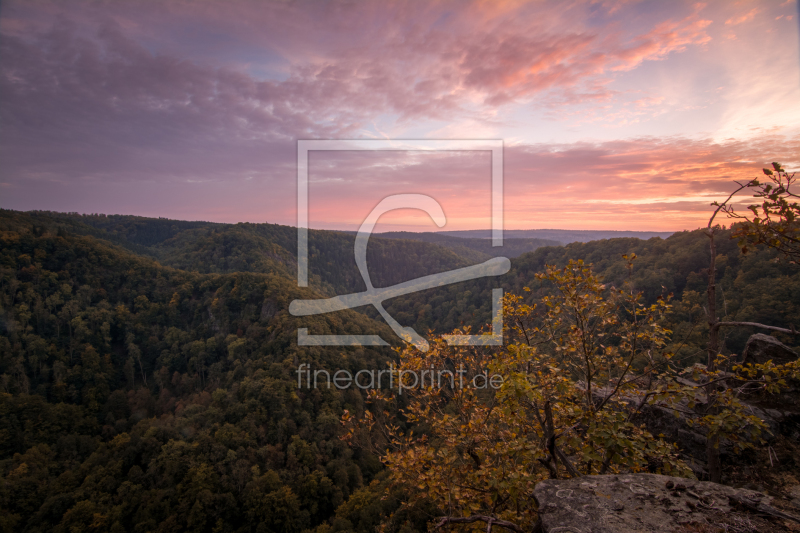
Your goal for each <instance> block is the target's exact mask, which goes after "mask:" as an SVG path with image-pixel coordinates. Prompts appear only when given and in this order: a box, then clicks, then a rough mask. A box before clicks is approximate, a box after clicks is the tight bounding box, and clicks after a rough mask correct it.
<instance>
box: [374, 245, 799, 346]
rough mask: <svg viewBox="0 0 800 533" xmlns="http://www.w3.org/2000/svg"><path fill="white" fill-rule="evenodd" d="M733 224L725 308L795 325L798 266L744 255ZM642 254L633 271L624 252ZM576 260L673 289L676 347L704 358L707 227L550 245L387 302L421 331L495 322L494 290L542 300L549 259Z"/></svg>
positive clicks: (661, 289) (639, 283) (724, 259)
mask: <svg viewBox="0 0 800 533" xmlns="http://www.w3.org/2000/svg"><path fill="white" fill-rule="evenodd" d="M731 234H732V230H722V231H721V232H720V234H719V235H718V237H717V242H718V244H717V249H718V254H719V256H718V258H717V279H718V280H719V281H718V284H719V286H720V287H721V288H720V290H719V291H717V298H718V300H719V304H718V307H719V309H721V310H723V313H724V316H725V317H727V318H726V319H727V320H733V319H735V320H740V321H751V322H761V323H766V324H772V325H775V326H779V327H784V328H791V326H792V324H794V325H795V326H798V325H800V308H799V307H798V303H797V302H799V301H800V272H798V271H797V269H796V268H794V267H793V265H790V264H786V263H785V262H783V263H782V262H779V261H775V259H776V257H777V252H774V251H770V250H766V249H762V250H756V251H753V252H751V253H750V254H747V255H743V254H742V253H741V252H740V251H739V248H738V246H737V244H736V240H734V239H731V238H730V236H731ZM630 254H636V257H637V259H636V261H635V262H634V266H633V269H632V270H629V269H628V267H627V264H628V263H627V261H626V260H625V259H623V257H622V256H623V255H630ZM570 259H575V260H578V259H581V260H583V261H584V262H585V263H587V264H591V265H592V268H593V271H594V272H596V273H597V274H598V275H600V276H601V278H602V279H603V280H604V282H605V283H606V284H607V285H609V286H611V285H613V286H617V287H620V286H622V284H623V283H624V282H626V281H630V282H631V285H632V286H633V287H635V289H636V290H638V291H642V292H643V296H644V301H645V302H647V303H649V304H652V303H654V302H655V301H656V299H657V298H658V297H659V296H661V295H668V294H672V295H673V303H674V308H673V312H672V314H670V315H669V318H668V327H669V328H670V329H672V330H673V332H674V334H673V339H675V340H676V345H675V347H674V348H675V349H676V350H677V349H678V347H680V353H681V354H682V356H685V357H690V354H697V357H698V359H697V360H698V361H699V360H701V359H702V358H703V357H704V356H703V355H702V352H703V350H704V348H705V343H706V340H705V338H704V337H703V334H704V333H703V328H702V327H700V325H702V324H703V323H704V321H705V317H704V315H703V305H705V304H704V298H705V291H706V283H707V279H708V278H707V269H708V264H709V250H708V237H706V236H705V234H704V233H703V232H702V231H701V230H696V231H684V232H679V233H676V234H674V235H672V236H671V237H669V238H667V239H660V238H652V239H649V240H646V241H643V240H640V239H632V238H626V239H609V240H602V241H592V242H588V243H578V242H576V243H572V244H569V245H566V246H559V247H544V248H540V249H537V250H536V251H534V252H531V253H528V254H524V255H522V256H520V257H517V258H515V259H513V260H512V263H511V265H512V268H511V271H510V272H509V273H508V274H506V275H504V276H501V277H499V278H492V279H481V280H475V281H472V282H466V283H462V284H459V285H452V286H449V287H442V288H438V289H432V290H429V291H425V292H424V293H419V294H414V295H408V296H404V297H400V298H396V299H394V300H391V301H389V302H387V305H386V309H387V310H388V311H389V313H391V314H392V315H393V316H395V317H396V318H397V319H398V320H400V322H401V323H403V324H406V323H412V322H413V323H415V324H416V325H417V326H415V327H419V329H420V330H422V331H425V330H426V329H428V328H429V329H431V330H433V331H435V332H448V331H452V329H454V328H457V327H462V326H465V325H466V326H472V327H473V328H477V327H480V326H482V325H483V324H487V323H489V322H490V321H491V309H492V308H491V289H492V288H493V287H502V288H503V289H504V290H505V291H507V292H511V293H514V294H522V292H523V291H522V289H523V287H525V286H529V285H530V287H531V289H532V290H531V292H530V293H526V294H527V295H526V301H528V302H534V301H537V300H538V299H540V298H541V297H542V296H545V295H547V294H552V290H553V287H552V286H550V285H548V284H546V283H533V284H531V280H532V279H534V277H535V275H536V274H537V273H539V272H542V271H544V269H545V266H546V265H556V266H564V265H566V264H567V262H568V261H569V260H570ZM752 333H754V332H753V331H749V330H745V329H737V330H730V331H726V332H725V335H726V337H725V342H724V345H723V351H724V352H725V353H741V351H742V349H743V348H744V344H745V342H746V341H747V338H748V337H749V335H750V334H752ZM778 336H779V338H780V339H781V340H782V341H783V342H784V343H786V344H788V345H789V346H795V347H796V346H798V340H797V339H796V338H793V337H791V336H788V337H784V336H781V335H778Z"/></svg>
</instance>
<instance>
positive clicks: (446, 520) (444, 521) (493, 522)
mask: <svg viewBox="0 0 800 533" xmlns="http://www.w3.org/2000/svg"><path fill="white" fill-rule="evenodd" d="M475 522H486V524H487V525H486V531H487V533H488V532H490V531H491V530H492V527H494V526H497V527H502V528H505V529H508V530H511V531H516V532H517V533H523V530H522V528H521V527H519V526H518V525H517V524H515V523H513V522H508V521H506V520H500V519H499V518H494V517H492V516H486V515H480V514H475V515H472V516H465V517H454V516H443V517H442V518H441V519H440V520H439V523H438V524H436V526H434V529H439V528H440V527H444V526H446V525H448V524H473V523H475Z"/></svg>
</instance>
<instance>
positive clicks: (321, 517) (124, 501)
mask: <svg viewBox="0 0 800 533" xmlns="http://www.w3.org/2000/svg"><path fill="white" fill-rule="evenodd" d="M50 222H51V221H50V220H49V219H46V218H44V217H41V216H31V215H24V214H18V213H9V212H3V213H0V386H2V392H0V476H2V483H0V531H4V532H5V531H65V532H67V531H90V530H92V531H94V530H96V531H133V530H134V529H136V530H137V531H145V530H147V531H174V530H190V531H209V532H210V531H212V530H214V531H220V530H221V531H256V530H257V528H256V526H258V527H260V528H262V529H263V528H266V529H265V530H266V531H276V532H277V531H301V530H303V529H306V528H312V527H314V526H316V525H318V524H320V523H322V522H324V521H326V520H327V519H328V518H330V517H331V516H332V515H333V513H334V511H335V510H336V508H337V507H338V506H340V505H341V504H342V503H343V502H345V501H346V500H347V498H348V496H349V495H351V494H352V493H353V492H354V491H357V490H358V489H359V488H360V487H362V486H364V485H365V484H367V483H369V481H370V480H371V479H372V478H373V476H374V475H375V474H376V473H377V472H378V466H379V464H378V462H377V460H376V459H375V458H374V457H370V456H363V455H359V454H354V453H353V451H351V450H350V449H348V448H347V447H346V446H345V445H344V444H343V443H342V442H341V441H340V440H339V439H338V426H339V424H338V419H339V417H340V415H341V413H342V411H343V409H345V408H349V409H356V408H357V407H358V405H359V404H360V402H361V397H360V395H358V394H357V393H356V392H354V391H338V390H335V389H333V390H328V389H326V388H322V389H316V390H311V391H302V390H298V389H297V385H296V379H297V376H296V374H295V369H296V368H297V365H298V364H300V363H307V364H311V365H313V366H314V367H315V368H327V369H329V370H336V369H340V368H341V369H349V370H351V371H353V372H355V371H357V370H360V369H362V368H383V367H384V366H385V363H386V361H388V359H389V356H390V353H389V352H388V350H383V349H362V348H340V349H334V348H327V347H314V348H304V349H298V348H297V346H296V335H297V333H296V331H297V327H308V328H309V331H310V332H311V333H316V334H334V333H351V334H379V335H381V336H382V337H384V338H391V331H390V330H389V329H388V328H387V327H386V326H385V325H384V324H382V323H378V322H375V321H373V320H371V319H369V318H367V317H366V316H364V315H362V314H360V313H356V312H353V311H346V312H344V313H338V314H337V315H336V316H333V315H330V316H320V317H308V318H304V319H295V318H293V317H291V316H290V315H289V314H288V313H287V311H286V309H287V306H288V303H289V302H290V301H291V300H292V299H294V298H308V297H319V294H317V293H314V292H313V291H311V290H306V289H298V288H296V284H295V283H294V280H293V279H291V278H287V277H285V276H282V275H280V274H279V273H271V274H260V273H231V274H201V273H197V272H188V271H184V270H178V269H174V268H171V267H166V266H162V265H160V264H159V263H158V262H156V261H155V260H153V259H152V258H149V257H142V256H137V255H134V254H132V253H131V252H129V251H128V250H125V249H123V248H120V247H118V246H115V245H112V244H109V243H108V242H106V241H101V240H98V239H96V238H95V237H91V236H87V235H78V234H75V233H71V232H70V230H68V229H65V228H64V227H63V226H59V225H53V224H51V223H50ZM134 526H136V528H134ZM262 529H258V530H259V531H261V530H262Z"/></svg>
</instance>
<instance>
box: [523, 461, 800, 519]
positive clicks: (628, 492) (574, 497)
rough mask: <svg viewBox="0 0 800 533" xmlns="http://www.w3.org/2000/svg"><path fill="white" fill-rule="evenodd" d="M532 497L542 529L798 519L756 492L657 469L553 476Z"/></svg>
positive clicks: (536, 489)
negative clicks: (664, 472) (592, 474)
mask: <svg viewBox="0 0 800 533" xmlns="http://www.w3.org/2000/svg"><path fill="white" fill-rule="evenodd" d="M534 497H535V499H536V503H537V505H538V509H539V531H540V532H541V533H633V532H645V531H646V532H653V533H657V532H663V533H674V532H679V531H687V532H689V531H716V529H696V528H695V526H697V525H699V526H707V525H709V524H712V525H720V524H725V523H728V524H737V523H745V522H747V523H749V524H752V525H753V529H749V530H748V531H781V530H783V528H784V527H785V526H786V524H789V523H791V524H794V523H798V524H800V519H797V518H796V517H793V516H792V515H789V514H787V513H785V512H783V511H780V510H777V509H775V508H773V507H771V506H770V505H769V504H770V502H771V500H772V498H770V497H769V496H766V495H764V494H762V493H760V492H755V491H751V490H745V489H735V488H732V487H727V486H725V485H718V484H716V483H710V482H706V481H695V480H690V479H684V478H676V477H669V476H662V475H657V474H628V475H606V476H584V477H579V478H574V479H566V480H558V479H551V480H547V481H542V482H541V483H539V484H538V485H537V486H536V488H535V489H534ZM765 516H766V517H767V518H764V517H765ZM776 528H777V529H776ZM731 530H732V531H737V529H728V528H723V529H719V531H731Z"/></svg>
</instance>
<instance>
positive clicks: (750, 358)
mask: <svg viewBox="0 0 800 533" xmlns="http://www.w3.org/2000/svg"><path fill="white" fill-rule="evenodd" d="M797 358H798V355H797V353H796V352H795V351H794V350H792V349H791V348H789V347H788V346H786V345H785V344H783V343H782V342H781V341H779V340H778V339H776V338H775V337H772V336H770V335H764V334H763V333H756V334H755V335H751V336H750V338H749V339H747V345H746V346H745V347H744V352H743V353H742V364H748V363H751V364H759V363H766V362H767V361H769V360H772V362H773V363H775V364H776V365H782V364H785V363H791V362H792V361H796V360H797Z"/></svg>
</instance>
